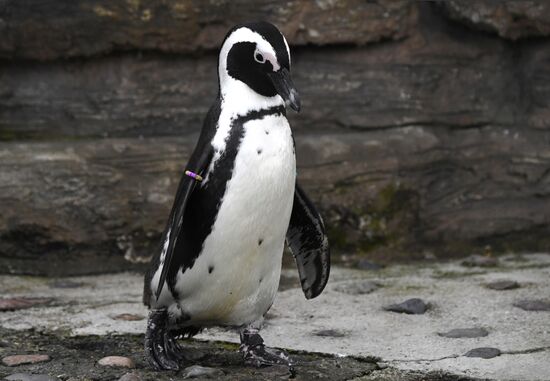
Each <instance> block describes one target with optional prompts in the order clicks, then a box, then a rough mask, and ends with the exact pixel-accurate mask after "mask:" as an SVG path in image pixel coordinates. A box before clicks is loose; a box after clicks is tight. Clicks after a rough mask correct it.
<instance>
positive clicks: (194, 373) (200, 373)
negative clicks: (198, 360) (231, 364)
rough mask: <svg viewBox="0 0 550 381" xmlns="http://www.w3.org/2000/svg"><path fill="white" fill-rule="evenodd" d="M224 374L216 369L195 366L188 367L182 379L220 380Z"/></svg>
mask: <svg viewBox="0 0 550 381" xmlns="http://www.w3.org/2000/svg"><path fill="white" fill-rule="evenodd" d="M223 375H224V372H223V371H222V370H220V369H216V368H208V367H206V366H200V365H193V366H190V367H187V368H185V369H184V370H183V372H182V377H183V378H184V379H186V378H198V377H202V378H218V377H222V376H223Z"/></svg>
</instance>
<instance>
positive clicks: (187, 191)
mask: <svg viewBox="0 0 550 381" xmlns="http://www.w3.org/2000/svg"><path fill="white" fill-rule="evenodd" d="M204 140H206V141H204ZM212 154H213V148H212V145H211V144H210V140H208V139H203V136H201V137H200V138H199V142H198V144H197V147H196V148H195V151H194V152H193V154H192V155H191V158H190V159H189V163H188V164H187V171H191V172H192V174H193V175H194V176H197V175H199V176H201V174H202V175H204V173H205V172H206V169H207V168H208V166H209V165H210V161H211V159H212ZM187 171H186V172H187ZM199 181H202V177H198V179H197V177H192V176H190V175H188V174H187V173H186V174H184V175H183V176H182V178H181V180H180V183H179V185H178V190H177V193H176V197H175V199H174V205H173V206H172V211H171V212H170V217H169V219H168V224H167V226H166V229H165V232H164V235H163V242H167V243H168V246H167V247H166V253H165V256H164V264H163V265H162V272H161V273H160V278H159V283H158V287H157V290H156V292H155V297H156V298H157V299H158V297H159V295H160V293H161V292H162V288H163V286H164V282H165V281H166V277H167V275H168V273H169V271H170V264H171V262H172V257H173V256H174V248H175V247H176V242H177V240H178V237H179V236H180V233H181V227H182V224H183V216H184V213H185V208H186V206H187V202H188V201H189V196H190V195H191V193H192V192H193V189H195V186H196V185H197V183H198V182H199Z"/></svg>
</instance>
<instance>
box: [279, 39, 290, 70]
mask: <svg viewBox="0 0 550 381" xmlns="http://www.w3.org/2000/svg"><path fill="white" fill-rule="evenodd" d="M281 36H283V41H284V42H285V46H286V54H288V68H289V69H290V67H291V65H292V63H291V61H290V48H289V47H288V42H286V38H285V36H284V35H283V34H282V33H281Z"/></svg>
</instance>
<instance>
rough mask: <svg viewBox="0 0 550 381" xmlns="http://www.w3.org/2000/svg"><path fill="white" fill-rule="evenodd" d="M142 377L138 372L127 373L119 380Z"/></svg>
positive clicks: (138, 379)
mask: <svg viewBox="0 0 550 381" xmlns="http://www.w3.org/2000/svg"><path fill="white" fill-rule="evenodd" d="M141 380H142V378H141V376H140V375H139V373H137V372H131V373H126V374H124V375H123V376H122V377H120V378H119V379H118V381H141Z"/></svg>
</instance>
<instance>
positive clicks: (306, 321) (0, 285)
mask: <svg viewBox="0 0 550 381" xmlns="http://www.w3.org/2000/svg"><path fill="white" fill-rule="evenodd" d="M489 262H490V261H489ZM476 264H477V265H476ZM478 265H479V266H478ZM487 265H491V266H487ZM500 280H506V281H510V282H509V284H508V285H506V284H503V283H501V284H500V286H498V285H497V286H495V287H496V288H503V287H504V288H510V289H504V290H498V289H490V288H488V287H487V284H490V283H493V282H495V281H500ZM513 282H517V284H514V283H513ZM0 290H1V291H2V292H1V295H0V297H3V298H4V299H5V301H9V300H10V299H11V298H14V297H22V298H29V297H30V298H45V299H37V300H35V302H36V303H37V304H36V305H34V306H32V307H30V308H27V309H22V310H14V311H4V312H0V327H1V329H3V330H4V336H9V337H11V338H12V341H14V342H15V341H21V340H20V339H14V338H17V337H18V332H20V333H21V335H23V334H28V332H35V335H36V332H38V333H39V334H40V335H43V337H50V339H51V340H52V341H56V340H61V341H62V338H67V339H66V340H79V337H80V338H83V337H86V338H93V339H89V340H97V341H99V342H101V341H105V342H109V341H110V340H111V341H112V340H113V339H112V338H113V336H112V334H116V335H122V336H120V337H121V338H124V340H127V341H128V342H131V343H134V344H135V342H139V338H136V336H135V335H138V334H142V333H143V332H144V330H145V317H146V316H147V311H146V309H145V307H143V306H142V305H141V290H142V277H141V276H140V275H138V274H130V273H125V274H113V275H101V276H88V277H74V278H63V279H47V278H36V277H23V276H0ZM411 298H420V299H422V300H423V301H424V302H425V303H426V304H427V305H428V309H427V311H426V312H425V313H424V314H418V315H409V314H403V313H396V312H391V311H387V310H385V309H384V308H383V307H384V306H387V305H390V304H394V303H401V302H403V301H405V300H407V299H411ZM549 306H550V254H530V255H508V256H504V257H499V258H498V260H497V261H496V263H487V261H484V260H483V258H481V260H480V261H478V262H476V261H474V263H470V265H468V266H466V265H464V264H462V261H453V262H446V263H429V264H426V263H421V264H420V263H417V264H410V265H394V266H389V267H386V268H382V269H378V270H357V269H349V268H342V267H333V269H332V273H331V279H330V282H329V284H328V285H327V289H326V290H325V291H324V293H323V294H322V295H321V296H320V297H318V298H317V299H314V300H312V301H306V300H305V298H304V296H303V294H302V291H301V289H299V284H298V279H297V272H296V271H295V270H294V269H286V270H284V272H283V276H282V280H281V288H280V292H279V294H278V296H277V300H276V302H275V304H274V305H273V307H272V309H271V310H270V311H269V313H268V315H267V317H266V321H265V327H264V329H263V331H262V335H263V337H264V339H265V341H266V343H267V344H268V345H270V346H275V347H282V348H288V349H291V350H297V351H304V352H301V353H298V352H296V354H295V356H298V357H300V356H307V353H325V354H330V355H332V356H328V357H326V356H324V357H323V356H321V355H315V354H312V355H311V356H313V357H311V359H313V358H315V356H318V358H317V360H319V359H320V358H322V359H323V363H322V364H323V365H321V362H319V364H320V365H319V371H318V372H317V373H318V374H317V376H322V373H323V372H329V371H328V370H327V369H329V368H330V367H332V365H334V368H335V369H336V368H338V367H340V369H341V367H344V368H346V369H347V368H354V367H357V368H358V369H359V368H361V367H362V368H361V371H360V372H359V371H358V372H348V373H346V372H342V371H341V370H339V371H338V374H339V377H338V379H361V380H417V379H418V380H420V379H430V380H436V379H438V380H439V379H441V380H443V379H455V380H459V379H490V380H550V311H549V310H550V307H549ZM465 328H468V329H472V330H468V331H460V332H459V333H457V332H456V331H455V332H454V333H451V334H448V336H449V335H450V336H464V335H466V336H477V337H458V338H450V337H444V336H442V335H440V334H444V333H446V332H449V331H451V330H454V329H465ZM29 329H34V331H28V330H29ZM25 332H26V333H25ZM465 332H466V333H465ZM89 335H99V336H89ZM33 337H34V336H33ZM60 338H61V339H60ZM132 338H134V339H132ZM196 338H197V339H199V340H203V341H207V342H205V343H204V342H203V343H201V342H197V341H191V342H192V343H193V344H192V346H200V347H201V350H202V351H208V350H209V349H208V348H211V349H212V350H217V351H221V352H220V353H223V355H225V352H224V350H228V349H227V348H231V351H230V353H233V352H234V349H235V346H233V347H227V348H226V347H223V346H222V347H223V348H221V349H220V345H221V344H219V343H218V341H223V342H235V343H236V342H238V335H237V334H236V333H235V332H231V331H225V330H220V329H210V330H208V331H206V332H204V333H202V334H201V335H199V336H197V337H196ZM0 340H1V338H0ZM29 340H30V339H29ZM33 340H37V339H36V338H35V339H33ZM124 340H122V339H121V341H124ZM132 340H134V341H132ZM136 340H137V341H136ZM4 344H5V345H4V346H2V345H0V357H2V356H7V355H13V354H19V353H17V351H19V350H21V351H23V352H25V353H34V352H33V351H31V349H29V348H27V347H24V346H20V347H17V346H15V345H12V344H11V342H6V341H5V342H4ZM134 344H132V345H134ZM136 345H137V344H136ZM188 345H189V343H188ZM116 348H117V353H111V354H116V355H124V352H125V349H124V347H123V346H122V347H120V346H118V347H116ZM128 348H130V347H128ZM132 348H134V347H132ZM224 348H225V349H224ZM476 348H495V349H493V350H482V351H481V352H482V353H484V354H485V357H491V356H493V357H492V358H481V357H468V356H465V354H466V353H467V352H469V351H471V350H474V349H476ZM136 351H137V352H136ZM128 352H129V353H127V354H126V355H127V356H130V355H132V356H134V357H136V356H138V357H140V356H141V354H139V350H138V349H135V348H134V349H132V350H130V349H128ZM102 353H103V352H102ZM98 355H99V352H98ZM474 355H475V352H474ZM50 356H52V357H55V353H54V354H51V353H50ZM74 356H78V354H74ZM227 356H230V355H227ZM327 359H328V360H327ZM342 359H348V360H346V361H347V362H345V363H342ZM317 360H311V361H310V362H309V364H310V366H309V368H308V367H307V366H304V372H306V373H307V372H310V373H307V376H303V377H298V378H301V379H308V378H309V377H310V376H311V377H313V376H312V374H313V373H311V372H314V370H313V368H315V367H314V366H313V365H311V364H316V363H315V361H317ZM136 361H137V362H138V363H140V364H141V363H142V362H143V361H142V359H141V358H139V359H137V360H136ZM235 361H237V360H235ZM308 361H309V360H308ZM319 361H320V360H319ZM327 361H328V362H327ZM331 361H332V362H331ZM51 363H52V364H54V363H55V361H52V362H51ZM201 364H202V363H201ZM213 364H214V366H221V367H222V368H223V366H224V365H223V363H211V362H210V363H206V365H209V366H212V365H213ZM220 364H221V365H220ZM327 364H328V365H327ZM365 364H368V366H367V365H365ZM52 366H53V365H52ZM56 366H58V365H56ZM231 366H232V367H233V368H231V369H235V366H236V365H235V364H232V365H231ZM143 367H144V365H143ZM323 367H324V368H323ZM138 369H139V366H138ZM321 369H324V371H323V370H321ZM348 370H349V369H348ZM351 370H353V369H351ZM17 372H19V370H17V368H8V367H2V366H0V377H1V376H7V375H8V374H11V373H17ZM33 372H34V371H33ZM40 372H46V373H48V367H47V365H44V368H40ZM297 372H298V374H300V366H298V367H297ZM306 373H304V374H306ZM48 374H49V373H48ZM232 374H233V376H234V377H237V375H239V374H240V373H232ZM438 375H439V376H438ZM317 376H316V377H317ZM109 377H115V376H114V375H111V376H109ZM117 377H118V376H117ZM239 377H240V376H239ZM237 378H238V377H237ZM283 378H284V377H283ZM287 378H288V377H287ZM91 379H96V378H93V377H92V378H91ZM97 379H116V377H115V378H108V377H107V378H105V377H104V378H101V377H100V378H97ZM146 379H147V378H146ZM241 379H247V378H246V377H244V376H243V377H242V378H241Z"/></svg>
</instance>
